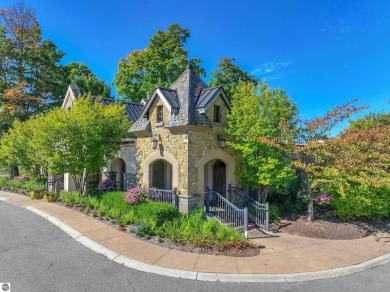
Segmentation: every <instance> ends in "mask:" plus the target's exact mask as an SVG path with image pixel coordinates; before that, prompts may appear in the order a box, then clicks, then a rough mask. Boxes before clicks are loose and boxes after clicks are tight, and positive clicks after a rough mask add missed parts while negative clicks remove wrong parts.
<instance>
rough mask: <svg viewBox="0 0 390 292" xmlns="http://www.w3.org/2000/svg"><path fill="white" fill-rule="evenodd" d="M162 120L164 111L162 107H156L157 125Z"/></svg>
mask: <svg viewBox="0 0 390 292" xmlns="http://www.w3.org/2000/svg"><path fill="white" fill-rule="evenodd" d="M163 119H164V109H163V106H162V105H159V106H158V107H157V123H161V122H162V121H163Z"/></svg>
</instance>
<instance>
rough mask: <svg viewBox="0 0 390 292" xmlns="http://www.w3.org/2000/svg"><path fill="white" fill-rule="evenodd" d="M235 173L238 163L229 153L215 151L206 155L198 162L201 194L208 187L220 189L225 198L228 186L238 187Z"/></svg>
mask: <svg viewBox="0 0 390 292" xmlns="http://www.w3.org/2000/svg"><path fill="white" fill-rule="evenodd" d="M235 171H236V161H235V159H234V158H233V157H232V156H231V155H230V154H228V153H227V152H225V151H222V150H214V151H210V152H208V153H206V155H205V156H203V157H202V158H201V159H200V160H199V162H198V188H199V192H204V190H205V188H206V187H209V188H212V189H214V188H218V189H219V190H220V194H221V195H224V196H225V195H226V191H227V186H228V184H231V185H232V186H235V185H236V177H235V174H234V172H235ZM214 176H215V177H214ZM214 182H215V184H214ZM218 185H219V186H218ZM223 185H224V187H223ZM216 191H217V190H216Z"/></svg>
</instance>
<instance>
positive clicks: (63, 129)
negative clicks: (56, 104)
mask: <svg viewBox="0 0 390 292" xmlns="http://www.w3.org/2000/svg"><path fill="white" fill-rule="evenodd" d="M129 126H130V125H129V123H128V120H127V117H126V115H125V110H124V107H123V106H121V105H120V104H119V103H112V104H110V105H108V106H104V105H103V104H102V103H101V102H96V101H95V102H92V99H91V98H90V97H89V96H87V97H85V98H82V97H80V98H78V99H77V100H76V102H75V103H74V105H73V107H72V108H70V109H62V108H59V109H54V110H52V111H50V112H48V113H46V114H41V115H38V116H35V117H33V118H31V119H30V120H28V121H26V122H20V121H15V123H14V127H13V129H11V130H10V131H9V133H6V134H5V135H4V136H3V138H2V139H1V148H0V160H1V162H2V164H5V165H6V166H8V167H10V166H12V165H15V164H16V165H20V166H23V167H24V169H25V170H26V171H28V172H29V173H31V174H37V172H38V171H39V170H41V169H44V170H47V171H50V172H53V173H70V174H71V175H72V177H73V179H74V181H75V185H76V188H77V189H78V190H83V187H84V185H85V182H86V179H87V177H88V175H89V174H96V173H97V172H98V171H99V169H100V168H101V167H103V166H105V165H106V163H107V160H108V159H110V158H112V157H113V155H114V154H115V152H116V151H117V150H118V149H119V143H118V142H119V141H120V140H121V139H122V138H125V137H126V133H127V130H128V129H129Z"/></svg>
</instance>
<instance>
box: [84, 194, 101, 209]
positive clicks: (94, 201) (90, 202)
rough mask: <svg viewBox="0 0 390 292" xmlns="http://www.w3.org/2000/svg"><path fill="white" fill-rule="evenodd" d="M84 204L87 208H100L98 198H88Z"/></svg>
mask: <svg viewBox="0 0 390 292" xmlns="http://www.w3.org/2000/svg"><path fill="white" fill-rule="evenodd" d="M86 204H87V207H88V208H90V209H95V210H97V209H98V208H99V206H100V201H99V199H98V198H95V197H89V196H88V197H87V200H86Z"/></svg>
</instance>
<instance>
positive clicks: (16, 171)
mask: <svg viewBox="0 0 390 292" xmlns="http://www.w3.org/2000/svg"><path fill="white" fill-rule="evenodd" d="M9 174H10V176H11V178H14V176H19V168H18V167H17V166H11V168H10V170H9Z"/></svg>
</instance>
